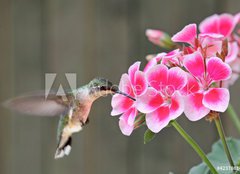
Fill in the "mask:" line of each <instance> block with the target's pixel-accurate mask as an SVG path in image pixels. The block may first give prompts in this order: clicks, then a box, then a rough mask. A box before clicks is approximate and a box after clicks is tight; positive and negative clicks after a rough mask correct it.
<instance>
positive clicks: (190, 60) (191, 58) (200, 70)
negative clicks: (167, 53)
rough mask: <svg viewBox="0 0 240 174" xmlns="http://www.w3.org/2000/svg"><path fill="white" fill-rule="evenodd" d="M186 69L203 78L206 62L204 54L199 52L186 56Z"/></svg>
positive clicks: (184, 62) (184, 61)
mask: <svg viewBox="0 0 240 174" xmlns="http://www.w3.org/2000/svg"><path fill="white" fill-rule="evenodd" d="M183 64H184V66H185V68H186V69H187V70H188V71H189V72H190V73H191V74H192V75H193V76H195V77H200V78H201V77H202V76H203V74H204V61H203V57H202V54H201V53H200V52H198V51H196V52H194V53H192V54H188V55H186V56H184V60H183Z"/></svg>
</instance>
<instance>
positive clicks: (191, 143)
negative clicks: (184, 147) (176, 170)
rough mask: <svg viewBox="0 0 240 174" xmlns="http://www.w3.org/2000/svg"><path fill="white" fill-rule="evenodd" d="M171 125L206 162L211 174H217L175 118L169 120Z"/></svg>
mask: <svg viewBox="0 0 240 174" xmlns="http://www.w3.org/2000/svg"><path fill="white" fill-rule="evenodd" d="M171 124H172V126H173V127H174V128H175V129H176V130H177V131H178V133H179V134H180V135H181V136H182V137H183V138H184V139H185V140H186V141H187V142H188V144H190V145H191V146H192V148H193V149H194V150H195V151H196V152H197V154H198V155H199V157H200V158H201V159H202V160H203V161H204V162H205V163H206V164H207V166H208V167H209V169H210V171H211V172H212V174H218V172H217V171H216V169H215V168H214V166H213V165H212V163H211V162H210V161H209V159H208V158H207V156H206V155H205V153H204V152H203V150H202V149H201V148H200V147H199V145H198V144H197V143H196V142H195V141H194V140H193V139H192V137H191V136H190V135H188V134H187V132H185V131H184V129H183V128H182V127H181V126H180V125H179V124H178V123H177V121H176V120H174V121H172V122H171Z"/></svg>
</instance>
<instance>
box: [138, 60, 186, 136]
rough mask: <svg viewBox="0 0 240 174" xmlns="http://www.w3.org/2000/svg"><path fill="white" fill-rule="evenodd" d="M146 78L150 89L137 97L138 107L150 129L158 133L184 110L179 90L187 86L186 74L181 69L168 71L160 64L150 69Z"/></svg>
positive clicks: (176, 68)
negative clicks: (144, 114)
mask: <svg viewBox="0 0 240 174" xmlns="http://www.w3.org/2000/svg"><path fill="white" fill-rule="evenodd" d="M146 76H147V81H148V84H149V85H150V87H149V88H148V89H147V92H146V93H144V94H143V95H141V96H138V97H137V100H136V107H137V109H138V110H139V111H140V112H142V113H146V124H147V126H148V128H149V129H150V130H151V131H153V132H155V133H157V132H159V131H160V130H162V129H163V128H164V127H166V126H167V125H168V124H169V122H170V121H171V120H174V119H176V118H177V117H179V116H180V115H181V114H182V112H183V110H184V103H183V98H182V96H181V94H180V92H179V90H181V89H182V88H183V87H184V86H185V84H186V74H185V72H184V71H183V70H182V69H180V68H179V67H174V68H171V69H168V68H167V66H165V65H162V64H159V65H156V66H154V67H152V68H151V69H149V71H148V72H147V74H146Z"/></svg>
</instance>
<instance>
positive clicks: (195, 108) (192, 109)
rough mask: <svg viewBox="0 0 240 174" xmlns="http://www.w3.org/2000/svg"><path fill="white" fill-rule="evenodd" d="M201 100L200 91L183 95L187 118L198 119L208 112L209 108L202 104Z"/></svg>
mask: <svg viewBox="0 0 240 174" xmlns="http://www.w3.org/2000/svg"><path fill="white" fill-rule="evenodd" d="M202 100H203V94H202V93H195V94H191V95H188V96H186V97H185V100H184V101H185V102H184V104H185V106H184V113H185V115H186V117H187V118H188V119H189V120H191V121H197V120H200V119H201V118H203V117H205V116H206V115H207V114H208V113H209V112H210V109H208V108H206V107H205V106H204V105H203V103H202Z"/></svg>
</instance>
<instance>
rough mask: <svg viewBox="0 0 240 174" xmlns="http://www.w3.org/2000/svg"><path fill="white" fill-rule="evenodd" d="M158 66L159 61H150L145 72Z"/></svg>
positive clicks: (154, 59) (153, 59)
mask: <svg viewBox="0 0 240 174" xmlns="http://www.w3.org/2000/svg"><path fill="white" fill-rule="evenodd" d="M155 65H157V59H156V58H155V57H154V58H152V59H151V60H149V61H148V63H147V65H146V66H145V68H144V70H143V72H145V73H146V72H147V71H148V70H149V69H151V68H152V67H154V66H155Z"/></svg>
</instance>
